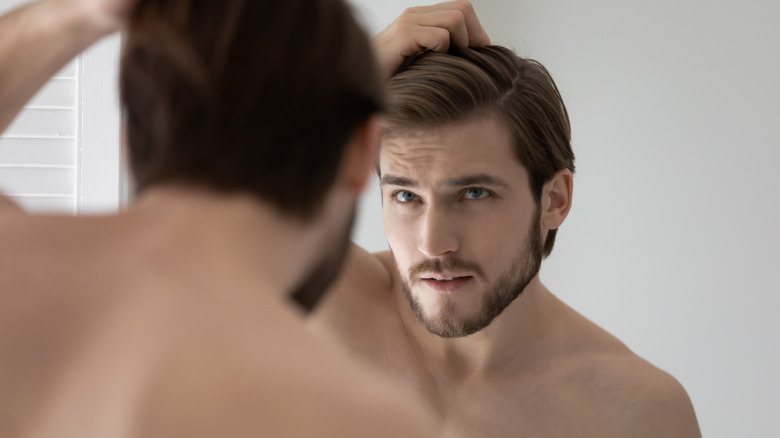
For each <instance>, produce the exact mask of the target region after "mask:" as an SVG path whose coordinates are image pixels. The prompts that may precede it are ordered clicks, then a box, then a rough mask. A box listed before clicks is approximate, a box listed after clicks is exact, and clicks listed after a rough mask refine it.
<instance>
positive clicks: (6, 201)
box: [0, 194, 24, 216]
mask: <svg viewBox="0 0 780 438" xmlns="http://www.w3.org/2000/svg"><path fill="white" fill-rule="evenodd" d="M9 213H24V210H22V207H19V205H18V204H16V203H15V202H14V201H12V200H11V199H10V198H8V197H6V196H3V195H2V194H0V216H3V215H5V214H9Z"/></svg>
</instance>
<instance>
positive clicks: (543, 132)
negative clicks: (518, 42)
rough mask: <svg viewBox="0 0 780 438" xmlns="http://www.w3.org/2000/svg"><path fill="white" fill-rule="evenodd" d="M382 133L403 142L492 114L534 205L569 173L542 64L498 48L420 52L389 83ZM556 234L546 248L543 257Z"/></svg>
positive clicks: (564, 138)
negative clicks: (524, 174) (508, 139)
mask: <svg viewBox="0 0 780 438" xmlns="http://www.w3.org/2000/svg"><path fill="white" fill-rule="evenodd" d="M387 89H388V111H387V114H386V121H387V126H386V133H385V134H386V135H387V136H390V137H392V136H403V135H405V134H408V133H412V132H415V131H420V130H426V129H431V128H438V127H441V126H444V125H448V124H453V123H458V122H462V121H464V120H466V119H470V118H473V117H479V116H485V115H496V116H498V117H500V118H501V119H502V120H503V122H504V123H505V124H506V126H507V128H508V129H509V131H510V133H511V134H512V138H513V142H514V150H515V155H516V157H517V159H518V161H519V162H520V164H522V165H523V166H524V167H525V168H526V169H527V170H528V174H529V179H530V181H529V183H530V186H531V191H532V193H533V195H534V199H535V201H536V203H537V206H538V205H539V203H540V200H541V196H542V188H543V186H544V184H545V183H546V182H547V181H549V180H550V179H552V177H553V176H554V175H555V173H556V172H557V171H559V170H562V169H569V170H570V171H571V172H572V173H573V172H574V170H575V168H574V152H573V151H572V148H571V128H570V126H569V116H568V113H567V112H566V107H565V106H564V104H563V99H562V98H561V95H560V93H559V92H558V88H557V87H556V85H555V82H553V80H552V77H550V74H549V72H548V71H547V69H545V68H544V66H542V65H541V64H540V63H538V62H536V61H534V60H531V59H524V58H521V57H518V56H517V55H516V54H515V53H514V52H513V51H511V50H509V49H507V48H505V47H500V46H487V47H473V48H461V47H456V46H454V45H453V46H451V48H450V50H449V53H437V52H425V53H422V54H420V55H418V56H417V57H415V58H413V59H412V60H411V61H410V62H408V63H407V65H405V66H404V67H402V69H401V70H400V71H399V72H398V73H397V74H396V75H395V76H394V77H393V78H392V79H391V80H390V82H389V84H388V86H387ZM556 233H557V230H550V231H549V232H548V234H547V238H546V239H545V242H544V251H543V254H544V256H545V257H547V256H548V255H549V254H550V252H551V251H552V248H553V245H554V243H555V236H556Z"/></svg>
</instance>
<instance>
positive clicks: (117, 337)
mask: <svg viewBox="0 0 780 438" xmlns="http://www.w3.org/2000/svg"><path fill="white" fill-rule="evenodd" d="M125 24H126V26H127V31H128V33H127V38H126V40H125V46H124V52H123V60H122V66H121V71H122V78H121V89H122V90H121V91H122V100H123V103H124V104H125V107H126V110H127V111H126V112H127V137H128V141H129V151H130V159H131V162H132V170H133V174H134V177H135V179H136V183H137V186H138V188H139V197H138V200H137V202H135V203H134V205H133V206H131V207H130V208H129V209H128V210H127V211H126V212H123V213H121V214H118V215H113V216H105V217H84V218H74V217H57V216H31V215H27V214H25V213H24V212H23V211H22V210H21V209H19V208H18V207H16V206H15V205H14V204H13V203H12V202H11V201H10V200H9V199H7V198H4V197H1V196H0V394H2V397H0V436H2V437H9V438H10V437H21V436H25V437H53V436H58V437H120V436H121V437H132V436H138V437H170V436H188V437H200V436H203V437H206V436H208V437H214V436H230V437H240V436H255V437H256V436H268V437H294V436H319V437H353V436H354V437H400V436H403V437H429V436H432V435H434V434H435V428H434V427H433V426H432V424H433V423H432V421H431V419H430V417H429V416H428V415H427V411H426V407H425V406H424V405H423V404H422V403H420V402H416V401H415V399H414V398H413V397H410V396H409V395H408V394H407V393H406V392H404V391H403V390H400V389H397V388H395V387H394V386H391V385H390V384H389V383H387V382H385V381H384V380H383V379H381V378H378V377H377V375H375V374H374V373H373V372H371V371H369V370H367V369H365V368H363V367H362V366H359V365H356V364H355V363H354V362H353V361H351V360H348V359H347V358H346V357H345V356H342V355H341V354H339V353H337V352H336V350H335V349H332V348H328V347H327V346H323V345H322V344H321V343H319V342H315V340H314V339H313V338H312V337H311V336H310V335H309V334H308V333H307V332H306V330H305V329H304V326H303V324H302V318H303V316H302V314H301V312H300V311H299V310H297V309H296V308H294V307H293V306H292V305H290V304H289V303H288V302H287V296H288V295H289V294H290V293H294V292H295V291H307V292H308V293H306V294H300V296H303V297H308V299H309V300H310V301H311V300H312V299H313V298H312V297H314V298H316V295H317V291H321V290H324V289H325V287H326V285H327V284H328V283H329V279H330V278H333V277H334V276H335V269H337V268H338V266H339V264H340V262H339V260H338V259H339V253H343V252H345V250H339V248H346V246H345V245H346V242H347V238H348V234H349V222H350V220H351V216H352V214H353V210H354V204H355V199H356V197H357V196H358V194H359V193H360V192H361V190H362V189H363V186H364V185H365V183H366V179H367V178H368V175H369V174H370V171H371V170H370V169H371V168H372V166H373V164H374V162H375V158H376V155H375V148H376V144H377V143H378V136H379V128H378V122H377V118H376V116H375V114H376V112H377V111H379V110H380V109H381V107H382V100H383V99H382V96H381V82H380V79H379V77H378V73H377V72H376V70H375V68H374V65H373V57H372V54H371V53H370V47H369V43H368V41H367V39H366V38H365V36H364V35H363V33H362V31H361V30H360V29H359V27H358V26H357V25H356V23H355V21H354V19H353V17H352V16H351V14H350V12H349V10H348V9H347V7H346V6H345V5H344V3H343V2H341V1H340V0H285V1H242V0H231V1H198V0H138V1H137V5H134V4H133V2H132V1H130V0H42V1H39V2H36V3H32V4H30V5H28V6H26V7H23V8H21V9H18V10H16V11H14V12H12V13H11V14H9V15H7V16H5V17H3V18H2V19H0V131H2V130H4V129H5V128H6V127H7V126H8V124H9V123H10V122H11V121H12V119H13V118H14V116H15V115H16V114H17V113H18V112H19V110H20V108H21V107H22V106H23V105H24V103H25V102H26V101H27V100H28V99H29V98H30V97H31V96H32V95H33V94H34V93H35V92H36V90H37V89H38V88H39V87H40V86H41V85H42V84H43V83H44V82H45V81H46V80H47V78H48V77H50V76H51V75H52V74H54V73H55V72H56V71H58V70H59V69H60V68H61V67H62V66H63V65H64V64H65V63H67V62H68V60H69V59H71V58H72V57H73V56H75V55H76V54H78V53H79V52H80V51H82V50H83V49H85V48H86V47H88V46H89V45H90V44H92V43H94V42H95V41H97V40H99V39H100V38H102V37H103V36H105V35H107V34H109V33H112V32H114V31H117V30H118V29H119V28H120V27H123V26H125ZM334 254H335V255H334ZM312 291H314V292H315V293H313V294H312V293H311V292H312Z"/></svg>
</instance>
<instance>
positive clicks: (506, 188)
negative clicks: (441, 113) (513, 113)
mask: <svg viewBox="0 0 780 438" xmlns="http://www.w3.org/2000/svg"><path fill="white" fill-rule="evenodd" d="M380 171H381V177H382V181H381V184H382V200H383V201H382V202H383V206H384V209H383V217H384V227H385V234H386V236H387V239H388V242H389V243H390V248H391V250H392V252H393V255H394V257H395V261H396V264H397V266H398V272H399V276H400V279H401V284H402V286H403V288H404V291H405V293H406V296H407V298H408V299H409V302H410V305H411V307H412V310H413V311H414V313H415V315H416V316H417V318H418V319H419V320H420V321H421V322H422V323H423V324H424V325H425V326H426V328H427V329H428V330H429V331H430V332H432V333H435V334H437V335H439V336H444V337H460V336H467V335H469V334H472V333H475V332H477V331H479V330H481V329H483V328H484V327H486V326H487V325H488V324H490V322H491V321H492V320H493V319H494V318H495V317H496V316H498V315H499V314H500V313H501V312H502V311H503V310H504V309H505V308H506V307H507V306H508V305H509V304H511V303H512V301H513V300H514V299H515V298H517V296H518V295H519V294H520V293H521V292H522V291H523V290H524V289H525V287H526V286H527V285H528V283H529V282H530V281H531V280H533V279H534V278H535V276H536V274H537V273H538V271H539V266H540V263H541V259H542V242H541V236H542V230H541V229H540V212H539V209H538V207H537V205H536V202H535V201H534V198H533V196H532V194H531V190H530V186H529V182H528V173H527V171H526V170H525V169H524V168H523V166H522V165H521V164H520V163H519V162H518V160H517V158H516V157H515V155H514V152H513V144H512V138H511V135H510V133H509V130H508V129H507V128H506V126H505V125H504V124H503V122H501V121H500V119H498V118H497V117H483V118H474V119H470V120H468V121H466V122H462V123H457V124H451V125H446V126H443V127H441V128H439V129H435V130H428V131H424V132H420V131H418V132H415V133H413V134H409V135H404V136H403V137H391V138H388V139H386V140H385V141H384V143H383V145H382V149H381V152H380Z"/></svg>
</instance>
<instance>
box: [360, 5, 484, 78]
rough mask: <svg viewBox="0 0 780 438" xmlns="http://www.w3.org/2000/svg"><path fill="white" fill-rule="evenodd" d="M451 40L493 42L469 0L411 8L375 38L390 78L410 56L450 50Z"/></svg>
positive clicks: (383, 68) (463, 44) (475, 43)
mask: <svg viewBox="0 0 780 438" xmlns="http://www.w3.org/2000/svg"><path fill="white" fill-rule="evenodd" d="M450 44H455V45H457V46H461V47H472V46H484V45H487V44H490V38H489V37H488V35H487V33H486V32H485V29H483V28H482V25H481V24H480V23H479V19H478V18H477V14H476V12H474V7H473V6H472V5H471V3H470V2H469V1H468V0H456V1H449V2H445V3H438V4H435V5H431V6H419V7H413V8H408V9H406V10H405V11H404V12H403V13H401V15H400V16H399V17H398V18H397V19H396V20H395V21H393V22H392V23H390V25H389V26H387V28H386V29H384V30H383V31H381V32H379V33H378V34H377V35H376V36H375V37H374V40H373V45H374V51H375V52H376V55H377V58H378V60H379V65H380V68H381V71H382V73H383V74H384V75H385V77H387V78H389V77H390V76H392V75H393V73H395V71H396V70H397V69H398V68H399V67H400V66H401V65H402V64H403V62H404V59H406V58H407V57H409V56H413V55H416V54H417V53H420V52H424V51H427V50H433V51H436V52H446V51H447V50H448V49H449V47H450Z"/></svg>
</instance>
